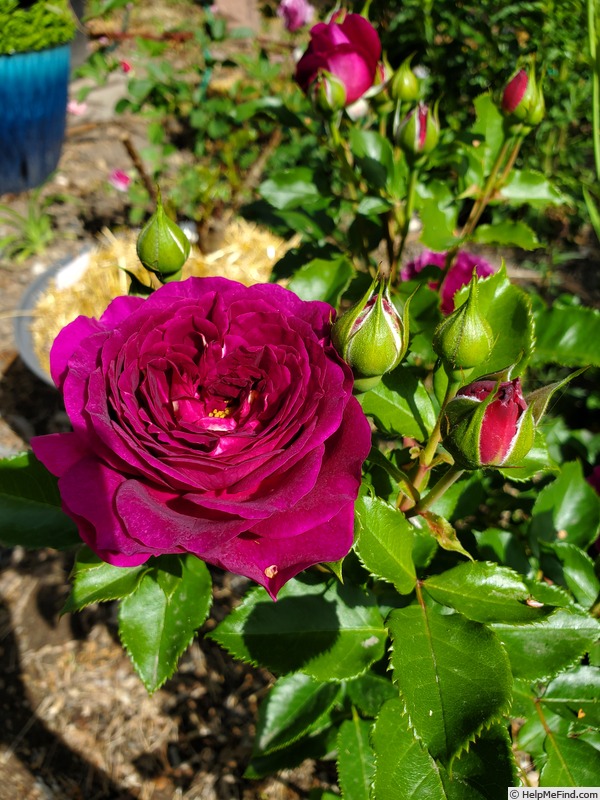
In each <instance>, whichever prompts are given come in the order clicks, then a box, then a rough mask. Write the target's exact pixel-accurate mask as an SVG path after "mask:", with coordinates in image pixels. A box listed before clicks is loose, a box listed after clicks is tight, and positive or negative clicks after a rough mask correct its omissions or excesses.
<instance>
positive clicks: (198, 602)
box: [119, 555, 212, 692]
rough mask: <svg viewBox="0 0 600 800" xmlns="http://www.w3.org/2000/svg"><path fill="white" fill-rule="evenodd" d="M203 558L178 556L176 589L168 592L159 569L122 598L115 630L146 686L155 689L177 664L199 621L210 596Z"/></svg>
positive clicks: (202, 616)
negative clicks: (180, 572)
mask: <svg viewBox="0 0 600 800" xmlns="http://www.w3.org/2000/svg"><path fill="white" fill-rule="evenodd" d="M211 589H212V587H211V578H210V573H209V571H208V568H207V566H206V564H205V563H204V562H203V561H200V559H199V558H196V557H195V556H192V555H188V556H184V557H182V575H181V580H180V581H179V585H178V586H177V589H176V590H175V591H174V592H173V593H172V595H171V596H170V597H167V595H166V594H165V592H164V591H163V589H162V588H161V585H160V583H159V580H158V576H157V570H156V569H153V570H151V571H149V572H146V573H145V575H144V576H143V578H142V580H141V581H140V583H139V585H138V587H137V589H136V590H135V592H133V593H132V594H130V595H128V596H127V597H125V598H124V599H123V600H122V601H121V605H120V609H119V635H120V637H121V641H122V642H123V645H124V647H125V648H126V650H127V652H128V653H129V656H130V658H131V660H132V662H133V665H134V667H135V669H136V671H137V673H138V675H139V676H140V678H141V679H142V681H143V683H144V686H145V687H146V688H147V689H148V691H149V692H154V691H155V690H156V689H158V688H159V687H160V686H161V685H162V684H163V683H164V682H165V681H166V680H167V678H169V677H170V676H171V675H172V674H173V673H174V672H175V669H176V667H177V662H178V660H179V657H180V656H181V654H182V653H183V652H184V650H185V649H186V648H187V647H188V646H189V644H190V643H191V641H192V639H193V638H194V633H195V631H196V629H197V628H199V627H200V625H202V623H203V622H204V620H205V619H206V616H207V614H208V611H209V609H210V604H211V600H212V591H211Z"/></svg>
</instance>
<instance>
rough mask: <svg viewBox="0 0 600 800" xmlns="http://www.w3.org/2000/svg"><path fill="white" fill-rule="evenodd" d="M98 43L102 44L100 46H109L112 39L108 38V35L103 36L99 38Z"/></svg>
mask: <svg viewBox="0 0 600 800" xmlns="http://www.w3.org/2000/svg"><path fill="white" fill-rule="evenodd" d="M98 44H99V45H100V47H108V45H109V44H110V39H109V38H108V36H101V37H100V38H99V39H98Z"/></svg>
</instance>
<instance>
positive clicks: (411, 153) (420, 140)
mask: <svg viewBox="0 0 600 800" xmlns="http://www.w3.org/2000/svg"><path fill="white" fill-rule="evenodd" d="M439 138H440V123H439V120H438V116H437V111H436V110H435V109H434V110H433V111H432V110H431V108H429V106H427V105H425V103H419V104H418V105H417V106H415V108H413V109H412V111H409V113H408V114H407V116H406V117H405V118H404V120H403V121H402V122H401V123H400V126H399V128H398V131H397V134H396V141H397V143H398V146H399V147H401V148H402V150H403V151H404V154H405V156H406V158H407V159H408V160H409V161H415V160H416V159H419V158H421V157H422V156H426V155H428V154H429V153H431V151H432V150H433V149H434V148H435V146H436V145H437V143H438V139H439Z"/></svg>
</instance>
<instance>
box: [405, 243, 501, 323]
mask: <svg viewBox="0 0 600 800" xmlns="http://www.w3.org/2000/svg"><path fill="white" fill-rule="evenodd" d="M429 266H433V267H439V268H440V269H441V270H443V269H445V266H446V253H434V252H433V250H424V251H423V252H422V253H421V255H419V256H418V257H417V258H415V259H414V261H410V262H409V263H408V264H406V265H405V266H404V267H403V268H402V269H401V271H400V277H401V278H402V280H403V281H410V280H412V279H413V278H416V277H417V275H418V274H419V272H421V270H423V269H425V267H429ZM475 267H476V268H477V275H478V276H479V277H480V278H487V277H488V276H489V275H493V274H494V272H496V267H494V266H493V265H492V264H490V263H489V261H486V260H485V259H484V258H480V256H476V255H474V254H473V253H467V252H466V251H465V250H459V252H458V255H457V256H456V260H455V261H454V264H453V265H452V267H451V268H450V271H449V272H448V274H447V275H445V276H442V278H441V279H440V281H432V282H431V283H430V284H429V285H430V287H431V288H432V289H437V288H439V287H440V286H441V297H440V300H441V310H442V313H443V314H451V313H452V312H453V311H454V295H455V294H456V292H458V290H459V289H462V287H463V286H466V285H467V284H468V283H469V281H470V280H471V277H472V275H473V269H474V268H475Z"/></svg>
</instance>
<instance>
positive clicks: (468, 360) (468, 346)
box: [433, 270, 493, 377]
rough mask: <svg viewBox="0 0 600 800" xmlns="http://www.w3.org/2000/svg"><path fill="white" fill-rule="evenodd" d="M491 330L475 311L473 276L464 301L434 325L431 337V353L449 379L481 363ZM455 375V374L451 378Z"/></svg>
mask: <svg viewBox="0 0 600 800" xmlns="http://www.w3.org/2000/svg"><path fill="white" fill-rule="evenodd" d="M492 345H493V335H492V329H491V327H490V325H489V323H488V321H487V320H486V318H485V317H484V315H483V314H482V313H481V311H480V309H479V303H478V301H477V273H476V271H475V270H473V277H472V278H471V283H470V284H469V295H468V297H467V299H466V301H465V302H464V303H463V304H462V305H461V306H459V308H457V309H456V311H453V312H452V314H450V315H449V316H448V317H446V318H445V319H444V320H442V322H440V324H439V325H438V326H437V328H436V330H435V333H434V335H433V350H434V352H435V353H436V354H437V355H438V356H439V357H440V359H441V360H442V363H443V365H444V368H445V369H446V372H447V373H448V375H449V376H450V377H460V375H463V376H464V374H465V371H470V370H472V369H473V368H474V367H478V366H480V365H481V364H483V363H484V362H485V361H487V359H488V358H489V355H490V353H491V351H492ZM455 372H458V373H459V375H456V376H455V375H454V373H455Z"/></svg>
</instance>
